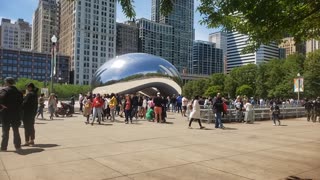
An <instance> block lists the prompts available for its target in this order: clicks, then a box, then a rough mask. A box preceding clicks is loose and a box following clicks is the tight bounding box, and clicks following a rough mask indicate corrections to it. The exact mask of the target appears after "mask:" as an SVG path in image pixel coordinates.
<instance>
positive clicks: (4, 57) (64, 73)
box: [0, 48, 69, 83]
mask: <svg viewBox="0 0 320 180" xmlns="http://www.w3.org/2000/svg"><path fill="white" fill-rule="evenodd" d="M56 58H57V68H56V72H57V73H56V75H55V76H54V82H60V83H67V82H69V57H68V56H63V55H57V57H56ZM50 67H51V54H50V53H39V52H34V51H22V50H13V49H5V48H0V79H4V78H6V77H13V78H15V79H18V78H30V79H35V80H39V81H44V82H49V81H50V79H51V68H50Z"/></svg>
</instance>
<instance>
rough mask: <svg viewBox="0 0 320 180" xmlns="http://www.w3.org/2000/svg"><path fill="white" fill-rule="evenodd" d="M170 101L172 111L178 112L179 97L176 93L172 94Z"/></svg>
mask: <svg viewBox="0 0 320 180" xmlns="http://www.w3.org/2000/svg"><path fill="white" fill-rule="evenodd" d="M170 103H171V112H176V105H177V98H176V95H175V94H173V95H172V97H171V99H170Z"/></svg>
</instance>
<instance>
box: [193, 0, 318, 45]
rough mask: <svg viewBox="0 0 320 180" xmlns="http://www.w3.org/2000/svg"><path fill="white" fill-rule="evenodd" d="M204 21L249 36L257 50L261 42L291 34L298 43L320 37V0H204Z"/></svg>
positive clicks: (213, 26) (202, 5)
mask: <svg viewBox="0 0 320 180" xmlns="http://www.w3.org/2000/svg"><path fill="white" fill-rule="evenodd" d="M200 2H201V3H200V6H199V7H198V11H199V12H200V13H201V14H202V15H203V16H204V17H203V19H202V20H201V23H202V24H206V25H208V27H210V28H217V27H219V28H221V27H222V30H224V31H238V32H239V33H241V34H246V35H249V42H250V44H251V45H250V46H249V48H248V49H247V50H251V51H253V50H254V49H257V48H258V47H259V46H260V45H261V44H270V43H271V42H277V43H279V42H281V41H282V38H283V37H284V35H286V34H289V35H291V36H293V37H294V39H295V41H296V42H298V43H299V42H301V41H302V40H307V39H311V38H319V37H320V1H316V0H305V1H300V0H278V1H270V0H260V1H252V0H200Z"/></svg>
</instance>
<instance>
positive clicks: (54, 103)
mask: <svg viewBox="0 0 320 180" xmlns="http://www.w3.org/2000/svg"><path fill="white" fill-rule="evenodd" d="M56 106H57V101H56V97H55V95H54V93H51V94H50V96H49V99H48V110H49V113H50V119H51V120H53V115H54V113H55V110H56Z"/></svg>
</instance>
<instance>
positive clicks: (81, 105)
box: [79, 93, 83, 112]
mask: <svg viewBox="0 0 320 180" xmlns="http://www.w3.org/2000/svg"><path fill="white" fill-rule="evenodd" d="M79 105H80V109H79V110H80V112H83V95H82V93H80V94H79Z"/></svg>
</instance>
